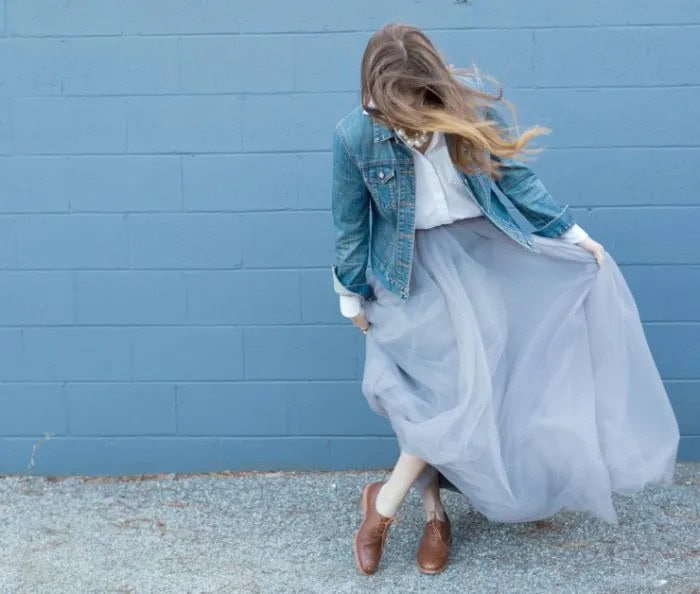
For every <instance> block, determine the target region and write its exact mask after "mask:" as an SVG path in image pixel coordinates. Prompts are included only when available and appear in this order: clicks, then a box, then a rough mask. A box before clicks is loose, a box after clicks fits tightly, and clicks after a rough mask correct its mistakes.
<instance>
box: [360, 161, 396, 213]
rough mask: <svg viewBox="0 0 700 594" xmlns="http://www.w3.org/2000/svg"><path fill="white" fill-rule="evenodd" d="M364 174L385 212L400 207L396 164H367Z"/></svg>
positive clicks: (378, 203)
mask: <svg viewBox="0 0 700 594" xmlns="http://www.w3.org/2000/svg"><path fill="white" fill-rule="evenodd" d="M362 174H363V176H364V178H365V182H366V183H367V187H368V188H369V191H370V194H372V197H373V198H374V201H375V202H376V203H377V205H378V206H379V207H380V208H381V209H382V210H384V211H385V212H392V211H395V210H396V209H397V207H398V197H397V191H398V190H397V186H396V179H397V178H396V165H395V164H389V163H387V164H373V165H367V166H365V167H363V169H362Z"/></svg>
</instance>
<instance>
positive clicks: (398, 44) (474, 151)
mask: <svg viewBox="0 0 700 594" xmlns="http://www.w3.org/2000/svg"><path fill="white" fill-rule="evenodd" d="M460 74H465V75H479V73H478V69H477V68H476V66H472V68H455V67H453V66H452V65H447V64H446V63H445V61H444V60H443V58H442V56H441V54H440V52H438V50H437V49H436V48H435V46H434V45H433V44H432V42H431V41H430V39H428V37H427V36H426V35H425V34H424V33H423V32H422V31H421V30H420V29H419V28H418V27H415V26H413V25H410V24H406V23H389V24H386V25H384V26H383V27H382V28H381V29H379V30H378V31H377V32H375V33H374V34H373V35H372V36H371V37H370V39H369V42H368V43H367V47H366V49H365V52H364V55H363V56H362V67H361V93H362V104H363V106H364V107H365V109H366V110H367V112H368V113H369V114H370V115H371V116H372V117H373V118H374V119H376V120H378V121H379V122H380V123H382V124H383V125H384V126H386V127H388V128H398V127H403V128H404V129H406V130H407V131H408V132H411V131H414V132H415V131H418V130H429V131H442V132H445V133H447V134H446V138H447V139H448V148H449V153H450V158H451V159H452V162H453V163H454V164H455V165H456V166H457V167H459V168H460V169H461V170H462V171H464V172H465V173H474V172H475V171H478V170H480V171H482V172H484V173H486V174H487V175H489V176H490V177H492V178H494V179H499V178H500V177H501V171H500V168H501V163H500V160H499V158H504V157H505V158H514V157H520V156H522V155H525V154H529V153H536V152H539V151H540V150H542V149H531V148H527V147H526V145H527V143H529V142H530V141H531V140H533V139H534V138H535V137H536V136H540V135H543V134H549V132H550V131H551V130H549V129H548V128H544V127H541V126H533V127H530V128H528V129H526V130H525V131H524V132H522V134H517V133H515V134H511V130H513V129H515V130H517V118H516V115H515V109H514V108H513V106H512V104H511V103H510V102H509V101H507V100H506V99H504V97H503V89H502V88H501V87H500V85H499V91H498V94H497V95H491V94H489V93H487V92H485V91H480V90H476V89H473V88H471V87H469V86H466V85H464V84H462V83H460V82H459V81H458V80H456V79H455V76H458V75H460ZM484 78H487V79H489V80H491V81H493V82H496V83H497V81H496V80H495V79H494V78H493V77H491V76H486V75H484ZM411 97H413V98H414V99H415V100H417V101H416V102H412V101H411V100H410V98H411ZM497 101H500V102H502V103H503V104H505V105H506V106H507V107H508V108H509V110H510V111H511V113H512V114H513V119H514V121H515V122H516V124H515V126H513V127H511V128H507V129H506V130H503V129H502V128H501V125H500V124H499V123H498V122H497V121H494V120H491V119H486V118H485V117H484V116H483V115H480V114H482V113H483V112H482V111H481V109H482V108H483V107H485V106H489V105H491V104H493V103H494V102H497ZM372 103H373V104H374V106H372ZM416 103H417V104H416Z"/></svg>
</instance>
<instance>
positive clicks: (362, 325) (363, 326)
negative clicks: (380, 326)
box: [350, 311, 369, 330]
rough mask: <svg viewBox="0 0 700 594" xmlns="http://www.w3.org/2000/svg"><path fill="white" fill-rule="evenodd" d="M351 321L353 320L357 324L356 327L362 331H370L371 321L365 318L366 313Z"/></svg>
mask: <svg viewBox="0 0 700 594" xmlns="http://www.w3.org/2000/svg"><path fill="white" fill-rule="evenodd" d="M350 319H351V320H352V323H353V324H355V326H357V327H358V328H359V329H360V330H367V329H369V321H368V320H367V316H365V312H364V311H361V312H360V313H359V314H357V315H356V316H354V317H352V318H350Z"/></svg>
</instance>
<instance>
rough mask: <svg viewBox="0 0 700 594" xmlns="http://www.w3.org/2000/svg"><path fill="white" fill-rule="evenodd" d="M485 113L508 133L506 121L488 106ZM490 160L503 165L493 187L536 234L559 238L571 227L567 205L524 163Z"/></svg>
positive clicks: (572, 221) (511, 160)
mask: <svg viewBox="0 0 700 594" xmlns="http://www.w3.org/2000/svg"><path fill="white" fill-rule="evenodd" d="M484 112H485V116H486V118H487V119H490V120H494V121H496V122H497V123H498V124H499V125H500V126H501V128H503V129H506V130H507V125H506V122H505V120H504V119H503V117H502V116H501V114H500V113H498V111H497V110H496V109H495V108H494V107H487V108H485V110H484ZM493 158H494V159H495V160H497V161H498V162H500V163H501V164H502V169H501V171H502V173H503V176H502V177H501V178H500V179H499V180H497V181H496V184H497V185H498V187H499V188H500V189H501V190H502V191H503V193H504V194H505V195H506V196H507V197H508V199H509V200H510V201H511V202H512V203H513V205H514V206H515V207H516V208H517V209H518V211H520V213H521V214H522V215H523V216H524V217H525V218H526V219H527V220H528V221H529V222H530V223H531V224H532V225H533V226H534V227H535V229H534V230H533V233H534V234H535V235H542V236H544V237H558V236H560V235H561V234H562V233H564V232H565V231H567V230H569V229H570V228H571V227H573V226H574V224H575V221H574V218H573V216H572V215H571V212H570V211H569V206H568V205H561V204H559V202H557V201H556V200H555V199H554V198H553V197H552V195H551V194H550V193H549V191H548V190H547V188H546V187H545V185H544V184H543V183H542V180H540V178H539V177H537V175H536V174H535V173H534V171H532V169H530V167H529V166H528V165H527V164H526V163H524V162H522V161H519V160H516V159H511V158H501V157H496V156H495V155H493Z"/></svg>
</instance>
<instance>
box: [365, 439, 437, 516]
mask: <svg viewBox="0 0 700 594" xmlns="http://www.w3.org/2000/svg"><path fill="white" fill-rule="evenodd" d="M425 464H426V462H425V460H422V459H421V458H418V457H417V456H414V455H412V454H406V453H405V452H401V455H400V456H399V459H398V461H397V462H396V466H394V469H393V470H392V471H391V476H390V477H389V479H388V480H387V481H386V482H385V483H384V484H383V485H382V487H381V489H380V490H379V493H377V498H376V500H375V504H374V505H375V508H376V509H377V511H378V512H379V513H380V514H382V515H383V516H387V517H391V516H393V515H395V514H396V512H397V511H398V509H399V507H401V503H402V502H403V500H404V499H405V498H406V495H407V494H408V491H409V489H410V488H411V485H412V484H413V481H415V480H416V477H417V476H418V475H419V474H420V473H421V471H422V470H423V468H425Z"/></svg>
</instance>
